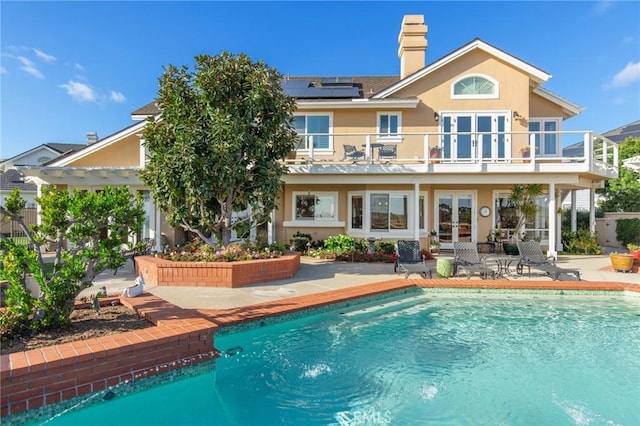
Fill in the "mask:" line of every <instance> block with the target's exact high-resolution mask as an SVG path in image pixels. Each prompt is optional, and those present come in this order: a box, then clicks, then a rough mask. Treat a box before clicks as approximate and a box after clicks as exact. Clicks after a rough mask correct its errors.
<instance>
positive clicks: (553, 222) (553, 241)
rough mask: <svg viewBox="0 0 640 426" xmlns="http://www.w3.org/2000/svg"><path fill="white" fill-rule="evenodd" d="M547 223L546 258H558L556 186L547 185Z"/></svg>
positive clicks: (553, 184) (552, 184)
mask: <svg viewBox="0 0 640 426" xmlns="http://www.w3.org/2000/svg"><path fill="white" fill-rule="evenodd" d="M547 217H548V223H549V251H548V252H547V256H553V257H555V258H558V246H557V244H558V242H557V238H556V235H557V234H558V233H557V230H558V226H559V224H558V212H557V211H556V184H555V183H550V184H549V209H548V210H547Z"/></svg>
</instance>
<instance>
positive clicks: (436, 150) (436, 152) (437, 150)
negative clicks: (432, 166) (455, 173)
mask: <svg viewBox="0 0 640 426" xmlns="http://www.w3.org/2000/svg"><path fill="white" fill-rule="evenodd" d="M429 158H431V162H432V163H437V162H438V160H439V159H440V158H442V147H439V146H432V147H431V149H430V150H429Z"/></svg>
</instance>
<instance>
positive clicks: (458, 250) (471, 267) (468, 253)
mask: <svg viewBox="0 0 640 426" xmlns="http://www.w3.org/2000/svg"><path fill="white" fill-rule="evenodd" d="M453 253H454V256H455V260H454V269H455V270H456V271H460V269H464V270H465V272H466V273H467V279H470V278H471V275H473V274H474V273H479V274H480V276H481V277H482V278H487V277H488V276H489V275H490V276H491V278H493V279H495V277H496V272H495V271H494V270H493V269H491V268H490V267H488V266H487V262H486V258H485V257H480V255H479V254H478V246H477V245H476V243H473V242H469V243H462V242H456V243H453Z"/></svg>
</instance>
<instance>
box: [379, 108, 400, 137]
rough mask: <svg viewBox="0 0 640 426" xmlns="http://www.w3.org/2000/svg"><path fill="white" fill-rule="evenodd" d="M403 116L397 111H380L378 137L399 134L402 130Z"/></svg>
mask: <svg viewBox="0 0 640 426" xmlns="http://www.w3.org/2000/svg"><path fill="white" fill-rule="evenodd" d="M401 125H402V116H401V114H400V113H397V112H379V113H378V137H383V138H384V137H391V136H398V134H399V133H400V132H401Z"/></svg>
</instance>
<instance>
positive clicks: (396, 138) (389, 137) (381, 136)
mask: <svg viewBox="0 0 640 426" xmlns="http://www.w3.org/2000/svg"><path fill="white" fill-rule="evenodd" d="M384 115H386V116H396V117H398V130H397V131H396V132H395V133H391V132H388V133H382V132H381V131H380V120H381V119H382V116H384ZM376 134H377V140H378V141H380V142H385V143H394V142H396V143H397V142H401V141H402V136H401V135H402V112H401V111H378V112H377V113H376Z"/></svg>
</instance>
